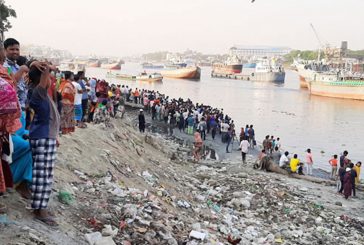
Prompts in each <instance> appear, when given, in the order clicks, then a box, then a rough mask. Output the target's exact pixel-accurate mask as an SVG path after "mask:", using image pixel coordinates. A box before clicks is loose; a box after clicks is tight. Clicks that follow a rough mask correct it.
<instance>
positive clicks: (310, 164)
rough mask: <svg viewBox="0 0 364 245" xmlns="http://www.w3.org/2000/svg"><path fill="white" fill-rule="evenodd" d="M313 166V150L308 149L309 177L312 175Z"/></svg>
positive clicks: (307, 164)
mask: <svg viewBox="0 0 364 245" xmlns="http://www.w3.org/2000/svg"><path fill="white" fill-rule="evenodd" d="M312 165H313V158H312V153H311V149H307V153H306V172H307V174H308V175H312Z"/></svg>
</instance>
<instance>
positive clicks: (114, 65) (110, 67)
mask: <svg viewBox="0 0 364 245" xmlns="http://www.w3.org/2000/svg"><path fill="white" fill-rule="evenodd" d="M121 64H122V62H120V61H118V62H114V63H107V64H101V68H104V69H108V70H120V69H121Z"/></svg>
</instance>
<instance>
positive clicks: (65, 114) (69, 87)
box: [59, 72, 76, 134]
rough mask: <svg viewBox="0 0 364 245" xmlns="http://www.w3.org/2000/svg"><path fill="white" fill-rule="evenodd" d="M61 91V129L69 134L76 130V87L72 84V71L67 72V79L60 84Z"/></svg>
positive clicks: (63, 132)
mask: <svg viewBox="0 0 364 245" xmlns="http://www.w3.org/2000/svg"><path fill="white" fill-rule="evenodd" d="M59 93H60V94H61V95H62V111H61V131H62V134H69V133H72V132H74V131H75V125H76V123H75V108H74V101H75V87H74V86H73V84H72V73H71V72H66V73H65V79H62V81H61V84H60V85H59Z"/></svg>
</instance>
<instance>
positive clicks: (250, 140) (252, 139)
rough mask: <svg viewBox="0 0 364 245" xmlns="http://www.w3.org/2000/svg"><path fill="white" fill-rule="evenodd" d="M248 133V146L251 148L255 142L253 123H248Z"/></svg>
mask: <svg viewBox="0 0 364 245" xmlns="http://www.w3.org/2000/svg"><path fill="white" fill-rule="evenodd" d="M248 135H249V142H250V146H251V147H252V148H254V146H255V145H256V142H255V131H254V128H253V125H250V127H249V130H248Z"/></svg>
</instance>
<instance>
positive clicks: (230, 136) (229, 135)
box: [225, 128, 233, 153]
mask: <svg viewBox="0 0 364 245" xmlns="http://www.w3.org/2000/svg"><path fill="white" fill-rule="evenodd" d="M225 138H226V153H230V151H229V147H230V144H231V141H232V139H233V131H232V129H231V128H229V129H228V132H227V133H226V134H225Z"/></svg>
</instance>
